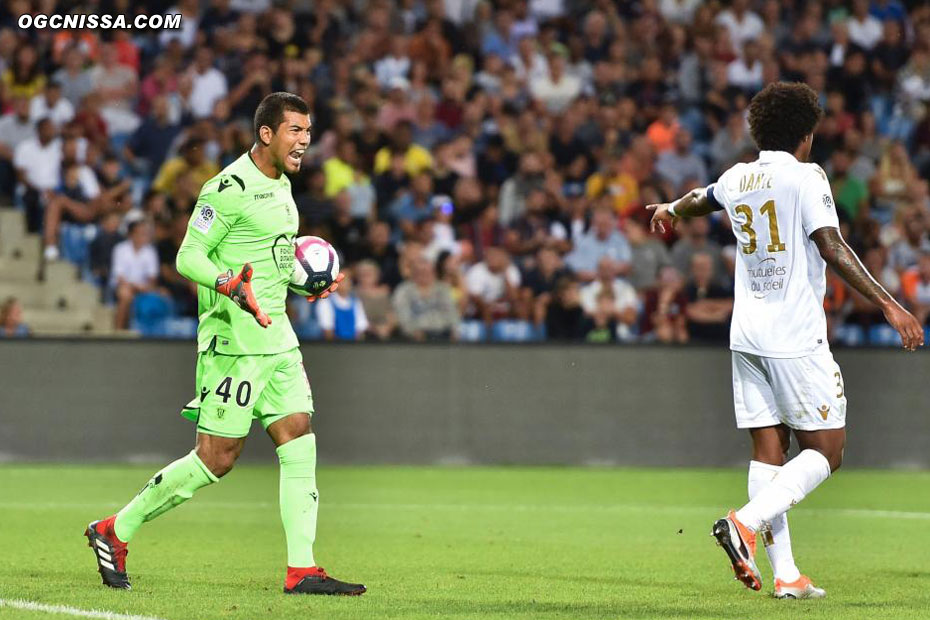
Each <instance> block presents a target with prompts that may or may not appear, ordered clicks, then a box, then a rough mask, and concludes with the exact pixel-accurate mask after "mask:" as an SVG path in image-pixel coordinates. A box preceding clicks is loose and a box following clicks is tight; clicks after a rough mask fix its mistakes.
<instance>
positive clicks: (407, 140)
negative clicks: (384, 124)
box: [375, 121, 433, 177]
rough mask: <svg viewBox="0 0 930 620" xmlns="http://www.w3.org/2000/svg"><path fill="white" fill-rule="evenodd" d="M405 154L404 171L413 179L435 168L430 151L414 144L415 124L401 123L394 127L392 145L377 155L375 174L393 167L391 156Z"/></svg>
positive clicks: (381, 149)
mask: <svg viewBox="0 0 930 620" xmlns="http://www.w3.org/2000/svg"><path fill="white" fill-rule="evenodd" d="M392 153H403V154H404V170H405V171H406V172H407V174H408V175H409V176H411V177H414V176H416V175H418V174H419V173H421V172H423V171H424V170H430V169H431V168H432V167H433V156H432V155H430V153H429V151H428V150H426V149H425V148H423V147H422V146H420V145H419V144H414V143H413V124H412V123H410V122H409V121H401V122H399V123H397V126H395V127H394V131H393V133H392V134H391V144H390V145H389V146H385V147H382V148H380V149H379V150H378V152H377V153H375V174H381V173H382V172H385V171H386V170H387V169H388V168H390V167H391V154H392Z"/></svg>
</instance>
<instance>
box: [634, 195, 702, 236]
mask: <svg viewBox="0 0 930 620" xmlns="http://www.w3.org/2000/svg"><path fill="white" fill-rule="evenodd" d="M719 208H720V207H718V206H717V205H715V204H714V203H713V202H712V201H711V200H710V199H708V197H707V188H706V187H696V188H694V189H693V190H691V191H690V192H688V193H687V194H685V195H684V196H682V197H681V198H679V199H678V200H675V201H673V202H666V203H660V204H654V205H646V209H648V210H649V211H654V213H653V214H652V219H651V220H650V221H649V230H650V231H651V232H656V231H658V232H660V233H664V232H665V230H666V228H665V225H666V223H667V224H668V226H669V229H671V228H672V227H673V226H674V224H675V222H676V221H677V220H678V218H681V217H701V216H703V215H708V214H710V213H713V212H714V211H716V210H718V209H719Z"/></svg>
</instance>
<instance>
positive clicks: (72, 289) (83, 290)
mask: <svg viewBox="0 0 930 620" xmlns="http://www.w3.org/2000/svg"><path fill="white" fill-rule="evenodd" d="M7 297H16V298H17V299H19V301H20V302H21V303H22V304H23V305H24V306H32V307H36V308H50V309H59V308H83V309H85V310H93V309H94V308H96V307H97V306H98V305H99V303H100V292H99V291H98V290H97V288H96V287H95V286H94V285H93V284H89V283H87V282H74V283H73V284H70V285H67V286H63V287H57V288H56V287H54V286H52V285H49V284H47V283H44V282H10V281H5V280H3V279H0V299H6V298H7Z"/></svg>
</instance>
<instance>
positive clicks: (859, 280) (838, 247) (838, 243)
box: [811, 226, 924, 351]
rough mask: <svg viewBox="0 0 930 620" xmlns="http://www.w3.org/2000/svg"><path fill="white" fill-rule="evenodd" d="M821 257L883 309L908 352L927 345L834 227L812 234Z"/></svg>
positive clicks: (907, 314)
mask: <svg viewBox="0 0 930 620" xmlns="http://www.w3.org/2000/svg"><path fill="white" fill-rule="evenodd" d="M811 239H812V240H813V241H814V243H816V244H817V249H818V250H819V251H820V255H821V256H822V257H823V259H824V260H825V261H826V262H827V264H828V265H830V267H832V268H833V270H834V271H835V272H836V273H837V274H839V276H840V277H841V278H843V280H845V281H846V283H847V284H849V285H850V286H851V287H853V288H854V289H856V290H857V291H859V293H861V294H862V296H863V297H865V298H866V299H868V300H869V301H871V302H872V303H873V304H875V305H876V306H878V307H879V308H881V310H882V312H883V313H884V314H885V319H887V320H888V322H889V323H890V324H891V326H892V327H894V328H895V329H896V330H897V331H898V333H899V334H901V342H902V344H903V346H904V348H905V349H907V350H909V351H913V350H914V349H916V348H917V347H919V346H921V345H923V343H924V333H923V329H922V328H921V326H920V323H919V322H918V321H917V319H916V318H914V316H913V315H912V314H911V313H910V312H908V311H907V310H905V309H904V308H902V307H901V304H899V303H898V302H897V301H895V298H894V297H892V296H891V295H890V294H889V293H888V291H886V290H885V289H884V287H882V285H881V284H879V283H878V282H877V281H876V280H875V278H873V277H872V276H871V274H869V272H868V270H866V268H865V267H864V266H863V265H862V263H861V262H860V261H859V257H858V256H856V253H855V252H853V251H852V248H850V247H849V246H848V245H847V244H846V241H844V240H843V237H842V236H841V235H840V231H839V229H837V228H833V227H832V226H825V227H823V228H818V229H817V230H815V231H814V232H812V233H811Z"/></svg>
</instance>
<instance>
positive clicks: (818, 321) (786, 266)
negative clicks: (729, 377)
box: [707, 151, 839, 357]
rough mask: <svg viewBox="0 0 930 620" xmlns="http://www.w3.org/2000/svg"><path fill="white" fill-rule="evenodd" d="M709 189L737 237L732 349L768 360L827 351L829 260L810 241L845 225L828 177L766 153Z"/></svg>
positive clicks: (774, 153) (811, 166) (776, 153)
mask: <svg viewBox="0 0 930 620" xmlns="http://www.w3.org/2000/svg"><path fill="white" fill-rule="evenodd" d="M707 191H708V198H710V199H711V200H712V201H715V202H717V203H718V205H719V206H720V207H722V208H723V209H726V212H727V214H728V215H729V216H730V221H731V223H732V226H733V234H734V235H735V236H736V244H737V251H736V257H737V258H736V274H735V290H734V303H733V319H732V324H731V327H730V348H731V349H732V350H734V351H742V352H744V353H753V354H755V355H761V356H764V357H802V356H805V355H810V354H811V353H814V352H817V351H818V350H823V349H827V350H828V349H829V345H828V343H827V319H826V315H825V314H824V310H823V296H824V292H825V291H826V263H825V262H824V260H823V258H821V256H820V252H818V250H817V245H816V244H815V243H814V242H813V241H812V240H811V239H810V234H811V233H812V232H814V231H815V230H817V229H818V228H823V227H825V226H832V227H834V228H839V220H838V219H837V215H836V207H835V206H834V202H833V194H832V193H831V191H830V183H829V182H828V181H827V175H826V174H824V172H823V170H822V169H821V168H820V166H818V165H817V164H808V163H801V162H799V161H798V160H797V159H795V158H794V156H793V155H791V154H790V153H787V152H785V151H762V152H761V153H759V159H757V160H756V161H754V162H752V163H748V164H736V165H735V166H733V167H732V168H730V169H729V170H727V171H726V172H724V173H723V175H722V176H721V177H720V179H719V180H718V181H717V183H715V184H713V185H711V186H709V187H708V188H707Z"/></svg>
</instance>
